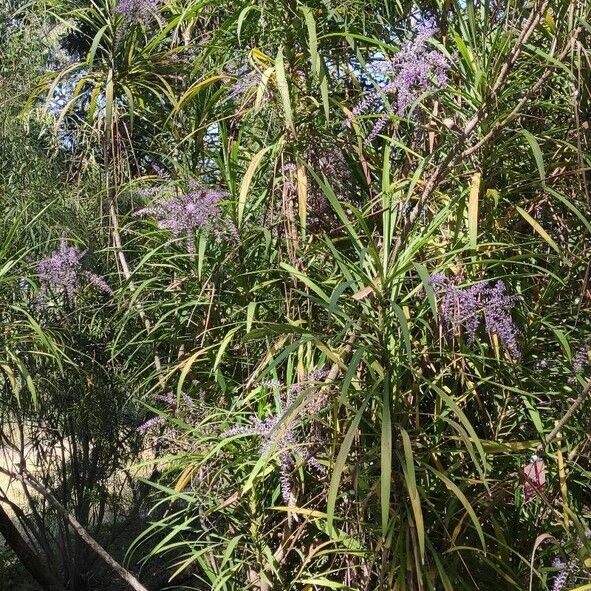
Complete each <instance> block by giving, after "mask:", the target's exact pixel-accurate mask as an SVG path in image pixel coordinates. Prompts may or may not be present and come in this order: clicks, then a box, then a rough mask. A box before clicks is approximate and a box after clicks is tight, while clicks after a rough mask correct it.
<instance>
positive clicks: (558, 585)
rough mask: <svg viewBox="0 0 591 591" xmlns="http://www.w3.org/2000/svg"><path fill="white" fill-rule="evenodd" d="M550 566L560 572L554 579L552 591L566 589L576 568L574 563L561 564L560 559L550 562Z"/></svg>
mask: <svg viewBox="0 0 591 591" xmlns="http://www.w3.org/2000/svg"><path fill="white" fill-rule="evenodd" d="M552 566H553V567H554V568H557V569H559V570H560V573H559V574H558V576H557V577H556V578H555V579H554V584H553V585H552V591H563V589H564V588H565V587H566V584H567V582H568V579H569V577H570V576H571V575H572V574H573V572H574V571H575V569H576V567H577V563H576V561H573V560H571V561H569V562H567V563H564V562H562V560H561V559H560V558H555V559H554V560H553V561H552Z"/></svg>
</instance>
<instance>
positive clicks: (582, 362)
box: [573, 345, 589, 375]
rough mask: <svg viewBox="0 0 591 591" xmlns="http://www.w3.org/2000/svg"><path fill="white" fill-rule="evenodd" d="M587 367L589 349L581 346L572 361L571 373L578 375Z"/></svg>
mask: <svg viewBox="0 0 591 591" xmlns="http://www.w3.org/2000/svg"><path fill="white" fill-rule="evenodd" d="M588 365H589V347H588V346H587V345H583V346H581V347H579V348H578V349H577V352H576V353H575V357H574V359H573V371H574V372H575V374H577V375H578V374H580V373H581V372H582V371H583V370H584V369H585V367H587V366H588Z"/></svg>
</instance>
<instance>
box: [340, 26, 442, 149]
mask: <svg viewBox="0 0 591 591" xmlns="http://www.w3.org/2000/svg"><path fill="white" fill-rule="evenodd" d="M435 32H436V29H435V26H434V25H433V24H432V23H431V22H424V23H420V24H419V25H418V26H417V32H416V36H415V38H414V39H413V40H412V41H408V42H406V43H405V44H404V45H403V46H402V47H401V49H400V51H399V52H398V53H397V54H396V55H395V56H394V57H393V58H392V59H390V60H382V61H380V62H377V63H376V64H374V65H373V67H372V70H373V71H374V73H375V74H378V75H381V76H385V77H386V78H388V79H389V81H388V82H387V83H386V84H385V85H384V86H383V87H382V88H381V90H380V91H379V92H376V91H373V92H370V93H368V94H366V95H365V97H364V98H363V99H362V101H361V102H360V103H358V104H357V105H356V106H355V108H354V109H353V111H352V115H351V117H350V119H351V118H353V117H356V116H358V115H361V114H363V113H366V112H367V111H369V110H370V109H371V108H372V107H373V106H374V105H377V104H380V103H382V104H383V100H382V97H383V95H389V94H393V95H394V94H395V99H394V101H393V103H392V106H391V107H390V108H388V109H387V111H386V113H385V114H384V115H383V116H382V117H380V119H379V120H378V122H377V123H376V125H375V126H374V128H373V130H372V132H371V133H370V136H369V138H368V139H369V140H370V141H371V140H372V139H374V138H375V137H376V136H377V135H378V134H379V133H380V131H381V130H382V129H383V127H384V126H385V124H386V122H387V120H388V117H389V116H390V115H391V114H392V113H397V114H398V115H399V116H403V115H405V113H406V112H407V111H408V109H409V107H410V106H411V105H412V104H413V103H414V102H415V101H416V100H417V99H418V98H419V97H420V96H421V95H423V94H425V93H427V92H432V91H434V90H435V89H436V88H443V87H445V86H446V85H447V74H448V71H449V68H450V61H449V60H448V58H447V57H446V56H445V55H443V53H441V52H440V51H439V50H437V49H429V41H430V40H431V39H432V38H433V36H434V35H435Z"/></svg>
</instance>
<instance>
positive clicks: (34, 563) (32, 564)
mask: <svg viewBox="0 0 591 591" xmlns="http://www.w3.org/2000/svg"><path fill="white" fill-rule="evenodd" d="M0 534H2V536H3V537H4V539H5V540H6V543H7V544H8V546H9V547H10V548H11V549H12V550H13V552H14V553H15V554H16V556H17V558H18V559H19V561H20V562H21V564H22V565H23V566H24V567H25V568H26V569H27V571H28V572H29V574H30V575H31V576H32V577H33V578H34V579H35V581H37V583H39V585H41V588H42V589H43V591H64V588H63V586H62V585H61V584H60V583H59V581H58V580H57V578H56V577H55V575H54V574H53V573H52V572H51V571H50V570H49V569H48V568H47V567H46V566H45V565H44V564H43V563H42V562H41V560H40V558H39V557H38V556H37V555H36V554H35V552H33V550H32V549H31V548H30V546H29V545H28V544H27V542H26V541H25V540H24V538H23V537H22V536H21V534H20V532H19V531H18V529H17V528H16V526H15V525H14V523H12V520H11V519H10V517H9V516H8V513H6V511H5V510H4V508H3V507H2V506H0Z"/></svg>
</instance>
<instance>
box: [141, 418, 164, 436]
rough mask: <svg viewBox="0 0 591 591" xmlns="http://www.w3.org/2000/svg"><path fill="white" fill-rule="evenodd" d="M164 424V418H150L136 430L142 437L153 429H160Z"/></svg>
mask: <svg viewBox="0 0 591 591" xmlns="http://www.w3.org/2000/svg"><path fill="white" fill-rule="evenodd" d="M163 424H164V417H152V418H151V419H148V420H147V421H146V422H145V423H142V424H141V425H140V426H139V427H138V428H137V432H138V433H141V434H142V435H144V434H145V433H147V432H148V431H151V430H152V429H155V428H156V427H160V426H161V425H163Z"/></svg>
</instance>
